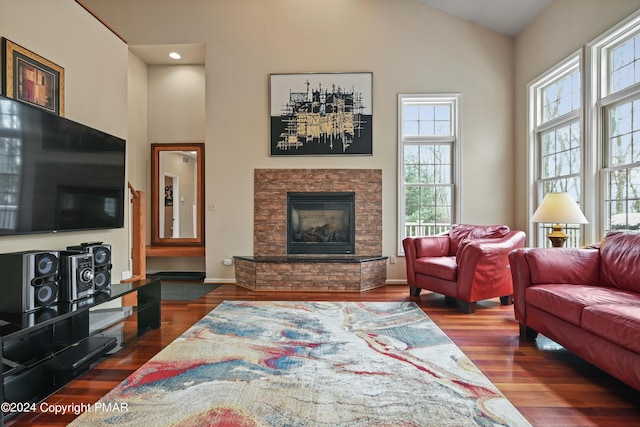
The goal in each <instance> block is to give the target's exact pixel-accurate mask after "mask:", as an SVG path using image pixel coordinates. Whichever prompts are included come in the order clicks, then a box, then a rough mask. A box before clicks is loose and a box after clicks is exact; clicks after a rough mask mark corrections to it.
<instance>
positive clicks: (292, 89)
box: [269, 72, 373, 156]
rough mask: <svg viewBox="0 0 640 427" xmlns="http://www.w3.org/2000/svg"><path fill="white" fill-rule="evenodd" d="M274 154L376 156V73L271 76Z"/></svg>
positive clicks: (271, 145)
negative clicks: (374, 93)
mask: <svg viewBox="0 0 640 427" xmlns="http://www.w3.org/2000/svg"><path fill="white" fill-rule="evenodd" d="M269 119H270V126H269V128H270V129H269V135H270V137H269V144H270V148H269V154H270V155H271V156H308V155H315V156H325V155H326V156H336V155H338V156H352V155H363V156H367V155H368V156H370V155H373V132H372V130H373V73H372V72H332V73H279V74H270V75H269Z"/></svg>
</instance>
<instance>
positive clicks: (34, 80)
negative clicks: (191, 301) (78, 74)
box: [2, 37, 64, 116]
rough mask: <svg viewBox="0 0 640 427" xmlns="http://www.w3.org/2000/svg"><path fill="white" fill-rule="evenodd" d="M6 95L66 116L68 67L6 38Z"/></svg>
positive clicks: (4, 60)
mask: <svg viewBox="0 0 640 427" xmlns="http://www.w3.org/2000/svg"><path fill="white" fill-rule="evenodd" d="M2 94H3V95H4V96H6V97H7V98H12V99H15V100H18V101H21V102H25V103H27V104H30V105H33V106H35V107H38V108H41V109H43V110H45V111H48V112H50V113H53V114H56V115H58V116H64V68H63V67H61V66H59V65H58V64H55V63H53V62H51V61H49V60H48V59H46V58H43V57H42V56H40V55H38V54H36V53H34V52H32V51H30V50H29V49H26V48H24V47H22V46H20V45H19V44H17V43H14V42H12V41H11V40H8V39H6V38H4V37H3V38H2Z"/></svg>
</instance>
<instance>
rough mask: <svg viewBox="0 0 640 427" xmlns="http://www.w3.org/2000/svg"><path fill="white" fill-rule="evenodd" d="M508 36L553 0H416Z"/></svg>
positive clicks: (528, 21)
mask: <svg viewBox="0 0 640 427" xmlns="http://www.w3.org/2000/svg"><path fill="white" fill-rule="evenodd" d="M417 1H418V2H420V3H423V4H426V5H427V6H431V7H434V8H436V9H439V10H442V11H443V12H447V13H450V14H452V15H456V16H458V17H460V18H462V19H466V20H467V21H471V22H475V23H476V24H478V25H481V26H483V27H486V28H489V29H490V30H493V31H496V32H498V33H501V34H505V35H507V36H510V37H515V36H517V35H518V34H519V33H520V32H521V31H522V30H524V29H525V28H526V27H527V25H529V24H530V23H531V21H533V20H534V19H535V18H536V17H537V16H538V15H539V14H540V12H542V10H543V9H544V8H546V7H547V6H549V5H550V4H551V2H552V1H553V0H417Z"/></svg>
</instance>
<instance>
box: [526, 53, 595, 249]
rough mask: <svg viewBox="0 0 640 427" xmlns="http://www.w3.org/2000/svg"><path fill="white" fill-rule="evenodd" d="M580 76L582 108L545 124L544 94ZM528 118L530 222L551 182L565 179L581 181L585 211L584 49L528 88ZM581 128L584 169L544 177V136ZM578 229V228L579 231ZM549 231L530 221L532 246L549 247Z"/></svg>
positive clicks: (582, 234) (582, 232)
mask: <svg viewBox="0 0 640 427" xmlns="http://www.w3.org/2000/svg"><path fill="white" fill-rule="evenodd" d="M576 70H577V71H579V73H580V105H579V107H578V108H576V109H573V110H571V111H569V112H567V113H564V114H562V115H559V116H557V117H554V118H552V119H548V120H546V121H545V120H544V113H543V101H544V98H543V90H544V89H545V88H547V87H548V86H549V85H550V84H552V83H554V82H558V81H560V80H561V79H563V78H564V77H566V76H569V75H571V74H572V73H573V72H575V71H576ZM527 95H528V103H527V108H528V111H527V117H528V132H527V134H528V141H527V144H528V157H529V161H528V162H527V168H528V173H527V175H528V182H529V187H528V191H527V193H528V195H527V218H531V217H532V216H533V213H534V212H535V210H536V208H537V207H538V205H539V204H540V202H541V201H542V198H543V197H544V194H545V193H544V185H545V183H547V182H551V181H558V180H561V179H570V178H578V179H579V180H580V183H579V186H578V187H579V192H580V200H577V202H578V204H579V205H580V206H581V207H582V206H584V205H585V203H584V199H585V196H584V195H585V192H584V188H585V174H586V171H587V170H588V166H587V162H586V161H585V160H586V157H585V151H586V147H585V145H586V144H585V141H586V136H585V126H584V105H585V76H584V55H583V51H582V49H579V50H577V51H575V52H573V53H571V54H570V55H569V56H567V57H566V58H565V59H563V60H562V61H560V62H559V63H558V64H556V65H554V66H553V67H551V68H549V69H548V70H547V71H545V72H544V73H542V74H541V75H540V76H539V77H537V78H536V79H535V80H533V81H532V82H530V83H529V84H528V85H527ZM576 122H577V124H578V129H579V130H580V143H579V146H580V168H579V171H578V172H577V173H576V172H574V173H570V174H565V175H558V176H555V177H543V176H542V167H543V162H542V155H543V153H542V143H543V142H542V138H543V136H544V135H545V134H546V133H548V132H551V131H553V130H557V129H561V128H563V127H571V126H572V124H573V123H576ZM577 227H579V231H578V232H579V240H580V241H579V242H574V245H575V244H583V242H584V241H585V238H586V237H585V236H586V235H587V234H588V232H586V230H585V228H584V226H581V225H580V226H577ZM577 227H576V228H577ZM547 229H549V225H548V224H537V223H533V222H531V221H528V225H527V234H528V236H529V239H530V241H529V244H530V245H532V246H534V247H543V246H549V242H548V239H547V238H546V236H545V234H546V233H545V232H546V231H547Z"/></svg>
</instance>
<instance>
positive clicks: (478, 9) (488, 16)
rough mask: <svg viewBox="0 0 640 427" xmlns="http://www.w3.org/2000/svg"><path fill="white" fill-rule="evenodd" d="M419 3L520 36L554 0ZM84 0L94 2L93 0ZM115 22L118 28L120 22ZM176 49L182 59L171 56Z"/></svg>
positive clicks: (188, 49) (152, 53) (200, 51)
mask: <svg viewBox="0 0 640 427" xmlns="http://www.w3.org/2000/svg"><path fill="white" fill-rule="evenodd" d="M416 1H418V2H419V3H422V4H425V5H427V6H431V7H433V8H435V9H439V10H441V11H443V12H446V13H449V14H452V15H455V16H458V17H460V18H462V19H465V20H467V21H471V22H474V23H476V24H478V25H481V26H483V27H486V28H488V29H490V30H493V31H496V32H498V33H501V34H505V35H507V36H510V37H515V36H517V35H518V34H519V33H520V32H521V31H522V30H523V29H524V28H526V27H527V25H529V24H530V23H531V22H532V21H533V20H534V19H535V18H536V17H537V16H538V15H539V14H540V12H542V10H543V9H544V8H546V7H547V6H548V5H549V4H551V2H552V1H553V0H416ZM81 3H84V4H86V5H87V6H91V0H83V1H82V2H81ZM108 24H114V25H113V26H114V27H116V28H117V25H116V24H117V23H115V22H114V23H108ZM129 49H130V50H131V52H133V53H134V54H135V55H136V56H138V57H139V58H140V59H141V60H143V61H144V62H146V63H147V64H151V65H169V64H182V65H185V64H204V63H205V46H204V44H170V45H130V46H129ZM172 51H177V52H179V53H180V54H181V55H182V58H181V59H180V60H177V61H176V60H173V59H170V58H169V53H170V52H172Z"/></svg>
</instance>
